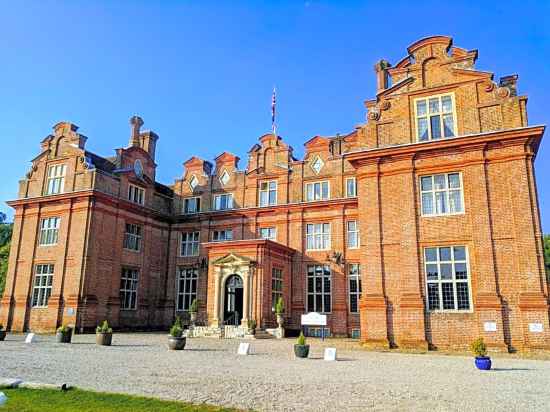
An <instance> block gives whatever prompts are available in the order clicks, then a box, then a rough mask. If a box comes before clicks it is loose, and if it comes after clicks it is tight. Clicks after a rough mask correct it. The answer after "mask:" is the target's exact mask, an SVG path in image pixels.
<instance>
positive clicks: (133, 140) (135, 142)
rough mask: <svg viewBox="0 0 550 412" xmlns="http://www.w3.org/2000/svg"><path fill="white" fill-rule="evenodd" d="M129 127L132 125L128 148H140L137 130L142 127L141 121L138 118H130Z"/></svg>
mask: <svg viewBox="0 0 550 412" xmlns="http://www.w3.org/2000/svg"><path fill="white" fill-rule="evenodd" d="M130 125H132V133H131V134H130V142H129V144H128V146H130V147H132V146H138V147H139V146H140V144H139V142H140V139H139V129H140V128H141V126H143V119H142V118H141V117H139V116H132V117H131V118H130Z"/></svg>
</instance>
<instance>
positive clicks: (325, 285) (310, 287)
mask: <svg viewBox="0 0 550 412" xmlns="http://www.w3.org/2000/svg"><path fill="white" fill-rule="evenodd" d="M331 286H332V276H331V273H330V266H329V265H308V267H307V311H308V312H320V313H329V312H330V311H331V303H332V302H331Z"/></svg>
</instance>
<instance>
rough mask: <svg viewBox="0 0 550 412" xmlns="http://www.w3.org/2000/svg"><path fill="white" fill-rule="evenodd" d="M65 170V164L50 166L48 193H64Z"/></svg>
mask: <svg viewBox="0 0 550 412" xmlns="http://www.w3.org/2000/svg"><path fill="white" fill-rule="evenodd" d="M65 171H66V167H65V165H52V166H50V167H48V178H47V181H46V195H56V194H58V193H63V188H64V187H65Z"/></svg>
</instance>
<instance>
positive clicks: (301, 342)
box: [296, 332, 306, 346]
mask: <svg viewBox="0 0 550 412" xmlns="http://www.w3.org/2000/svg"><path fill="white" fill-rule="evenodd" d="M296 344H297V345H300V346H304V345H305V344H306V337H305V336H304V332H300V336H298V341H297V342H296Z"/></svg>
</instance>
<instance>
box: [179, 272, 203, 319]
mask: <svg viewBox="0 0 550 412" xmlns="http://www.w3.org/2000/svg"><path fill="white" fill-rule="evenodd" d="M177 280H178V283H177V292H176V310H177V311H178V312H183V311H189V307H190V306H191V304H192V303H193V300H195V299H197V288H198V283H199V269H198V268H197V267H189V266H179V267H178V272H177ZM180 297H181V302H180ZM186 298H187V299H186ZM180 303H181V304H180Z"/></svg>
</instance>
